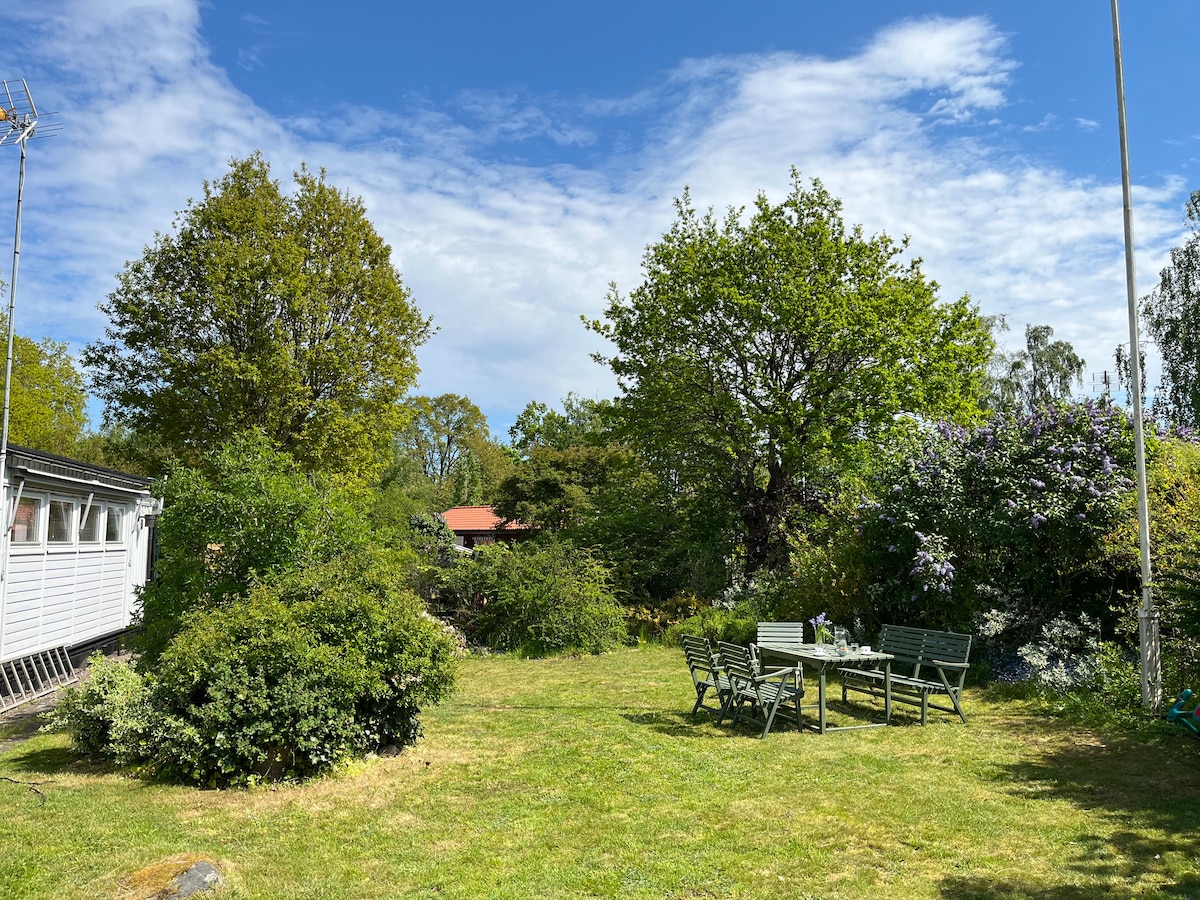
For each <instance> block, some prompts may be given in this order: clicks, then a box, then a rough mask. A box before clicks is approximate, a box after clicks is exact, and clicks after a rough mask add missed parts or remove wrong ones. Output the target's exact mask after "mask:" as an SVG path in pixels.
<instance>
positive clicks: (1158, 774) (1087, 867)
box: [942, 722, 1200, 900]
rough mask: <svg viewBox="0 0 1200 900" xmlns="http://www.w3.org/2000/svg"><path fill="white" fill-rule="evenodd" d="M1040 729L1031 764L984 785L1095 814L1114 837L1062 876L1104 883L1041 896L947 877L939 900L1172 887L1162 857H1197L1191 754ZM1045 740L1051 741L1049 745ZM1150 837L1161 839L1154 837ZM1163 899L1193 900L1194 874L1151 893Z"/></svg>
mask: <svg viewBox="0 0 1200 900" xmlns="http://www.w3.org/2000/svg"><path fill="white" fill-rule="evenodd" d="M1047 725H1048V723H1046V722H1039V723H1038V729H1037V735H1040V736H1041V738H1040V739H1039V738H1038V737H1037V735H1034V734H1033V733H1032V732H1031V736H1030V742H1029V747H1030V750H1031V751H1032V753H1031V754H1028V755H1026V756H1025V757H1024V758H1022V759H1021V760H1020V761H1018V762H1014V763H1012V764H1009V765H1002V766H997V767H996V768H995V769H994V770H993V771H992V773H991V774H990V775H989V776H985V777H990V778H992V779H993V780H994V781H997V782H1002V783H1004V784H1006V785H1007V788H1006V789H1007V790H1008V791H1009V792H1010V793H1013V794H1015V795H1018V796H1020V797H1022V798H1024V799H1027V800H1034V801H1036V800H1058V801H1066V802H1068V803H1071V804H1073V805H1075V806H1077V807H1078V808H1080V809H1086V810H1089V811H1092V812H1095V813H1099V814H1101V815H1102V816H1104V817H1106V818H1107V819H1108V820H1109V821H1111V822H1112V823H1114V824H1115V825H1116V827H1117V830H1115V831H1113V832H1111V833H1108V834H1104V835H1085V836H1083V837H1081V838H1079V839H1077V842H1076V843H1077V851H1076V854H1075V858H1074V860H1073V861H1071V862H1070V863H1069V870H1068V872H1066V873H1064V874H1074V875H1075V876H1077V877H1078V878H1086V879H1089V880H1099V881H1101V882H1108V883H1110V884H1111V887H1108V886H1103V887H1102V886H1098V885H1096V884H1094V883H1093V884H1091V885H1090V886H1088V887H1078V886H1074V885H1061V886H1045V885H1039V884H1035V883H1023V882H1014V881H989V880H987V879H983V878H963V877H954V878H950V879H947V880H946V881H944V882H943V884H942V896H944V897H953V898H966V897H982V898H1001V897H1044V898H1054V900H1059V898H1062V900H1073V898H1077V897H1078V898H1084V897H1128V896H1130V890H1131V883H1132V882H1134V881H1136V880H1138V879H1140V878H1142V877H1144V876H1145V875H1147V874H1148V873H1153V872H1155V870H1161V871H1162V872H1163V873H1164V875H1165V876H1166V878H1165V879H1164V880H1170V878H1171V877H1172V876H1171V875H1169V874H1167V873H1168V872H1169V871H1171V870H1168V869H1167V866H1168V865H1169V864H1170V863H1169V862H1168V861H1166V857H1167V856H1168V855H1170V856H1171V857H1173V859H1174V860H1176V863H1175V869H1174V871H1178V862H1177V861H1178V860H1179V859H1180V857H1183V858H1185V859H1194V858H1195V857H1196V856H1200V769H1198V767H1197V765H1196V755H1195V753H1191V752H1188V751H1189V750H1192V749H1193V748H1192V747H1191V746H1187V747H1184V746H1182V745H1179V746H1175V745H1166V746H1164V745H1158V744H1153V743H1147V742H1146V740H1145V738H1144V737H1140V736H1137V735H1114V734H1102V733H1094V732H1087V731H1082V730H1079V731H1072V730H1070V727H1069V726H1065V725H1061V726H1059V727H1057V728H1055V727H1054V726H1051V728H1050V729H1047ZM1047 731H1049V739H1048V740H1047V739H1046V735H1047ZM1151 832H1162V833H1164V834H1166V835H1168V836H1169V837H1161V836H1159V835H1158V834H1151ZM1155 890H1157V891H1159V892H1160V893H1161V894H1163V895H1164V896H1179V897H1195V898H1200V873H1192V874H1188V875H1186V876H1184V877H1183V878H1182V879H1181V880H1178V879H1177V880H1176V881H1175V883H1174V884H1164V883H1158V884H1156V885H1155Z"/></svg>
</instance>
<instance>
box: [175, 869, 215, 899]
mask: <svg viewBox="0 0 1200 900" xmlns="http://www.w3.org/2000/svg"><path fill="white" fill-rule="evenodd" d="M220 883H221V873H220V872H218V871H217V870H216V867H215V866H213V865H212V864H211V863H207V862H204V861H203V860H201V861H200V862H198V863H196V864H195V865H193V866H192V867H191V868H190V869H188V870H187V871H186V872H184V873H183V874H182V875H178V876H176V877H175V880H174V881H172V882H171V888H172V890H174V893H168V894H167V895H166V896H167V897H169V898H171V900H176V898H180V900H182V898H184V897H191V896H192V895H193V894H199V893H202V892H203V891H211V890H212V889H213V888H215V887H216V886H217V885H218V884H220Z"/></svg>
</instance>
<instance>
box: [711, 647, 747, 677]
mask: <svg viewBox="0 0 1200 900" xmlns="http://www.w3.org/2000/svg"><path fill="white" fill-rule="evenodd" d="M717 652H718V653H719V654H720V655H721V662H722V663H724V665H725V669H726V671H727V672H728V673H729V677H730V678H736V679H742V680H744V681H753V680H754V677H755V674H756V672H755V668H754V661H753V660H752V659H751V658H750V651H749V650H747V649H746V648H745V647H743V646H742V645H741V644H731V643H729V642H728V641H718V642H717Z"/></svg>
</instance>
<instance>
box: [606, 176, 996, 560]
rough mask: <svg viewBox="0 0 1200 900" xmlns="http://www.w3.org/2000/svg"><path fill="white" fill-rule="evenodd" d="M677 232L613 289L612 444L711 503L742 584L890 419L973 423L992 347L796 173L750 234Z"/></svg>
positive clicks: (681, 224) (677, 228) (681, 210)
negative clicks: (637, 275) (735, 539)
mask: <svg viewBox="0 0 1200 900" xmlns="http://www.w3.org/2000/svg"><path fill="white" fill-rule="evenodd" d="M676 209H677V211H678V218H677V220H676V222H675V224H674V225H673V226H672V228H671V230H670V231H669V232H667V233H666V234H665V235H664V236H663V238H662V239H661V240H660V241H659V242H658V243H656V244H653V245H651V246H650V247H649V248H648V250H647V251H646V254H645V257H644V259H643V264H642V265H643V271H644V276H645V280H644V281H643V283H642V285H641V286H640V287H638V288H636V289H635V290H634V291H633V292H632V293H631V294H630V295H629V296H628V297H625V298H623V297H621V296H620V295H619V294H618V293H617V291H616V289H615V287H614V288H613V290H612V291H611V293H610V295H609V304H608V307H607V309H606V310H605V317H606V319H607V322H603V323H602V322H599V321H594V322H592V323H590V327H591V328H592V330H594V331H596V332H598V333H600V334H601V335H603V336H605V337H606V338H608V339H609V340H610V341H612V342H613V344H615V346H616V351H615V353H614V355H613V356H611V357H608V358H605V357H598V359H599V360H600V361H601V362H606V363H607V364H608V365H609V366H611V368H612V370H613V372H614V373H615V374H616V375H617V378H618V380H619V384H620V387H621V390H622V391H623V396H622V397H621V399H620V401H619V407H620V411H621V412H620V414H621V420H622V428H623V429H624V433H625V434H626V436H627V437H628V439H629V440H630V441H631V442H632V444H633V445H634V446H635V448H636V449H638V450H640V451H642V452H643V453H644V454H645V456H646V459H647V460H648V461H649V462H650V463H651V464H653V465H655V466H656V467H658V468H659V470H660V471H662V472H664V473H668V475H669V477H670V478H671V479H672V480H673V481H674V480H677V482H678V483H679V484H680V485H681V487H682V488H683V489H685V490H688V491H691V492H693V493H694V494H705V493H707V494H712V495H714V496H715V497H716V498H717V499H718V500H719V501H720V504H721V505H722V506H723V507H724V509H725V510H726V514H727V515H728V516H729V518H730V521H731V522H732V523H733V524H734V525H735V527H737V528H738V530H739V541H740V543H741V545H742V547H743V548H744V553H745V558H744V559H745V562H744V565H745V569H746V571H747V572H748V573H753V572H755V571H757V570H758V569H761V568H764V567H767V568H773V569H782V568H783V567H784V566H785V565H786V562H787V534H786V532H787V526H788V524H789V521H790V520H792V519H793V517H794V514H795V513H796V512H797V511H798V510H799V509H800V504H801V502H802V500H803V497H804V495H805V491H806V480H808V479H813V480H814V481H816V480H818V479H822V478H825V477H827V475H828V473H830V472H836V471H837V470H838V468H839V466H840V465H842V464H844V463H845V462H846V461H847V460H848V459H849V458H850V457H851V456H852V455H854V454H855V453H856V452H857V451H856V446H858V445H861V443H862V441H863V439H865V438H868V437H870V436H871V435H872V434H873V433H874V432H876V431H877V430H879V429H883V428H886V427H888V426H889V425H890V424H891V423H892V422H893V421H894V419H895V418H896V417H897V416H899V415H902V414H906V413H907V414H912V415H920V416H938V415H943V416H950V417H956V416H957V417H968V416H970V415H973V414H975V410H977V407H978V403H979V400H980V399H981V395H982V392H983V375H984V366H985V364H986V362H987V359H988V357H989V355H990V353H991V349H992V340H991V337H990V334H989V332H988V329H987V326H986V323H985V322H984V321H983V320H982V319H981V317H980V316H979V315H978V313H977V312H976V310H975V308H974V307H973V306H972V304H971V303H970V300H969V298H967V297H963V298H962V299H960V300H958V301H956V302H954V303H950V304H942V303H939V302H938V300H937V297H936V293H935V290H936V285H934V284H932V283H931V282H928V281H927V280H926V279H925V277H924V275H923V274H922V272H921V269H920V261H919V260H913V261H911V262H908V263H902V262H901V261H900V260H899V258H898V257H900V255H901V254H902V253H903V252H904V250H905V249H906V247H907V242H902V243H900V244H896V243H895V242H893V241H892V240H891V239H890V238H889V237H887V236H886V235H878V236H876V237H872V238H866V237H864V236H863V233H862V229H861V228H860V227H855V228H852V229H847V228H846V226H845V225H844V224H843V222H842V217H841V203H840V202H839V201H838V200H837V199H835V198H834V197H833V196H831V195H830V194H829V193H828V192H827V191H826V190H825V189H824V188H823V187H822V186H821V184H820V183H819V182H816V181H814V182H812V185H811V187H810V188H805V187H804V186H803V185H802V184H801V182H800V178H799V175H798V174H797V173H796V172H795V171H794V170H793V184H792V191H791V193H790V195H789V196H788V197H787V199H786V200H784V202H783V203H781V204H779V205H772V204H771V203H770V202H769V201H768V200H767V198H766V196H765V195H761V194H760V195H759V197H758V199H757V201H756V203H755V206H754V210H753V213H752V214H750V215H749V217H748V218H746V217H744V216H743V211H742V210H738V209H731V210H730V211H729V213H728V215H727V216H726V217H725V220H724V222H718V221H717V219H716V218H715V217H714V216H713V214H712V212H711V210H710V211H709V212H708V214H706V215H704V216H700V215H698V214H697V213H696V211H695V210H694V209H693V208H692V206H691V201H690V197H689V196H688V195H687V194H686V193H685V195H684V197H683V198H682V199H681V200H678V201H677V202H676Z"/></svg>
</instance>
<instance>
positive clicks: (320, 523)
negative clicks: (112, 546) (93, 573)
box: [138, 431, 368, 665]
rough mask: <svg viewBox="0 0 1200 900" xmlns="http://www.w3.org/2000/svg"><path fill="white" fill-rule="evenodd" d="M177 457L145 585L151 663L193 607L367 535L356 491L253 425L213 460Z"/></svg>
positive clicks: (237, 594)
mask: <svg viewBox="0 0 1200 900" xmlns="http://www.w3.org/2000/svg"><path fill="white" fill-rule="evenodd" d="M205 462H206V465H207V471H206V470H201V469H193V468H187V467H185V466H182V465H178V464H176V465H174V466H173V467H172V468H171V470H170V474H169V475H168V477H167V478H166V480H165V482H164V484H163V494H164V511H163V515H162V516H161V517H160V518H159V524H158V527H159V532H158V534H159V546H160V550H161V558H160V559H159V560H158V563H157V565H156V567H155V578H154V580H153V581H151V582H150V584H148V585H147V586H146V587H145V588H144V589H143V592H142V613H141V633H140V635H139V637H138V646H139V649H140V650H141V651H142V652H143V654H144V655H143V662H144V663H145V664H147V665H152V664H153V663H154V662H155V661H156V660H157V658H158V656H159V654H161V653H162V651H163V650H164V648H165V647H166V645H167V642H168V641H170V639H171V638H172V637H173V636H174V635H175V634H176V632H177V631H178V630H179V627H180V623H181V621H182V618H183V616H184V614H185V613H187V612H188V611H190V610H195V609H210V608H213V607H217V606H221V605H224V604H227V603H230V602H231V601H233V600H235V599H238V598H241V597H244V596H246V594H247V593H248V591H249V590H250V588H251V586H252V585H253V584H254V583H255V581H262V580H270V579H272V578H274V577H276V576H278V575H279V574H281V573H284V572H290V571H296V570H299V569H301V568H303V567H304V566H307V565H310V564H313V563H318V562H321V561H323V560H326V559H329V558H332V557H333V556H335V555H338V554H341V553H343V552H345V551H346V550H348V549H350V548H353V547H354V546H356V545H361V544H362V543H364V542H365V540H366V538H367V536H368V529H367V527H366V524H365V521H364V517H363V515H362V514H361V513H360V512H359V503H358V502H356V501H357V497H356V495H355V494H353V493H350V492H348V491H347V490H346V489H339V488H336V487H334V486H322V485H319V484H317V483H315V482H314V481H312V480H311V479H310V478H308V477H306V476H305V475H303V474H301V473H300V472H299V471H298V470H297V465H296V463H295V462H294V460H293V459H292V457H291V456H290V455H288V454H286V453H283V452H281V451H278V450H275V449H273V448H272V447H271V446H270V444H269V441H268V440H267V438H266V436H265V435H263V434H262V433H261V432H258V431H252V432H247V433H244V434H241V435H238V436H236V437H235V438H233V439H231V440H230V441H228V443H226V444H225V445H224V446H221V447H219V448H218V449H216V450H214V451H213V452H212V453H211V454H209V456H208V457H207V459H206V460H205Z"/></svg>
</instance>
